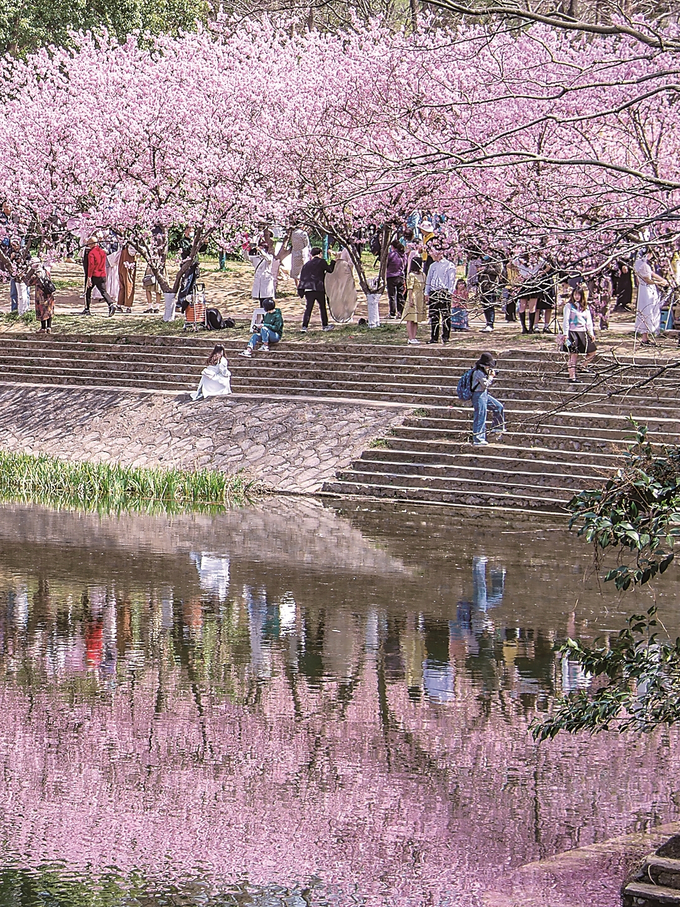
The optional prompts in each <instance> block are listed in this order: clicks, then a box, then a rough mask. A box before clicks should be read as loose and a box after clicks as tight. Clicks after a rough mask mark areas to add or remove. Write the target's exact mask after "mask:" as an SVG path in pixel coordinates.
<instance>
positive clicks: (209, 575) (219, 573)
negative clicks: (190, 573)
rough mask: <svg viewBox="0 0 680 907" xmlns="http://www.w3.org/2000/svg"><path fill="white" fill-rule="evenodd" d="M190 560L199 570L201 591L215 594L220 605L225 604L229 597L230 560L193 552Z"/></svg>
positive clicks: (202, 552)
mask: <svg viewBox="0 0 680 907" xmlns="http://www.w3.org/2000/svg"><path fill="white" fill-rule="evenodd" d="M190 558H191V560H192V561H193V563H194V564H195V565H196V569H197V570H198V581H199V583H200V585H201V589H203V591H204V592H213V593H214V594H215V595H217V598H218V600H219V602H220V604H224V602H225V601H226V600H227V596H228V595H229V558H228V557H217V556H215V555H213V554H206V552H205V551H201V552H200V553H199V552H197V551H192V552H191V554H190Z"/></svg>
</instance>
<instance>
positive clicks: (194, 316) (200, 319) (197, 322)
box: [184, 283, 208, 332]
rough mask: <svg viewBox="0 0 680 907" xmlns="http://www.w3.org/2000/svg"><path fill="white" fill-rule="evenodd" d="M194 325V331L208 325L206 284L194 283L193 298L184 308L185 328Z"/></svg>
mask: <svg viewBox="0 0 680 907" xmlns="http://www.w3.org/2000/svg"><path fill="white" fill-rule="evenodd" d="M190 325H191V326H192V327H193V329H194V332H196V331H197V330H198V329H199V328H206V327H207V326H208V324H207V321H206V304H205V284H203V283H194V287H193V291H192V294H191V299H190V300H189V302H188V303H187V306H186V308H185V309H184V330H185V331H186V329H187V327H189V326H190Z"/></svg>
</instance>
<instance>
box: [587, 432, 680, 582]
mask: <svg viewBox="0 0 680 907" xmlns="http://www.w3.org/2000/svg"><path fill="white" fill-rule="evenodd" d="M631 422H632V425H633V427H634V429H635V440H634V442H633V443H632V444H631V445H630V447H629V449H628V451H627V453H626V455H625V456H626V462H625V465H624V466H623V467H622V468H621V469H619V470H618V472H617V473H616V475H614V476H612V478H611V479H609V480H608V481H607V482H606V483H605V484H604V486H603V487H602V488H599V489H596V490H594V491H582V492H580V493H579V494H577V495H575V496H574V497H573V498H572V500H571V501H570V502H569V509H570V510H571V512H572V517H571V520H570V523H569V525H570V528H573V527H574V526H578V527H579V528H578V534H579V535H580V536H583V537H584V538H585V539H586V541H587V542H590V543H592V544H593V545H594V546H595V552H596V562H597V563H599V558H600V553H601V552H602V551H604V550H605V549H607V548H612V547H613V548H617V547H618V548H619V549H620V550H621V551H622V552H624V553H628V554H631V555H633V561H632V563H624V564H619V566H617V567H615V568H613V569H611V570H610V571H609V572H608V573H607V574H606V575H605V581H609V580H613V581H614V583H615V585H616V588H617V589H623V590H626V589H629V588H630V587H631V586H632V585H644V584H645V583H647V582H649V580H651V579H652V578H653V577H655V576H656V575H657V574H661V573H664V572H665V571H666V570H667V569H668V567H669V565H670V564H671V562H672V560H673V556H674V555H673V545H674V543H675V540H676V539H677V538H678V536H679V535H680V448H678V447H663V448H661V453H660V454H655V453H654V451H653V449H652V445H651V443H650V442H649V440H648V438H647V428H646V426H640V425H637V423H635V422H633V421H632V420H631Z"/></svg>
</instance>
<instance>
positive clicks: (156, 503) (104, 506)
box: [0, 451, 258, 512]
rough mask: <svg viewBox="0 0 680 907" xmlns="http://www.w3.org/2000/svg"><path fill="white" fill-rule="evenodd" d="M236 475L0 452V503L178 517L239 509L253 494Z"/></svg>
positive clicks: (251, 489) (201, 470)
mask: <svg viewBox="0 0 680 907" xmlns="http://www.w3.org/2000/svg"><path fill="white" fill-rule="evenodd" d="M257 493H258V492H257V489H256V488H255V486H254V484H253V483H252V482H249V481H247V480H246V479H244V477H243V476H241V475H238V474H237V475H227V474H226V473H223V472H217V471H214V470H209V469H197V470H196V471H189V470H180V469H167V470H166V469H148V468H141V467H133V466H121V465H119V464H117V463H69V462H66V461H64V460H58V459H56V458H55V457H48V456H45V455H43V454H40V455H38V456H33V455H32V454H15V453H4V452H1V451H0V499H2V500H5V501H10V500H11V501H22V502H29V501H30V502H33V503H41V504H49V505H51V506H66V507H70V508H76V509H78V510H94V511H98V512H102V511H105V512H111V511H121V510H139V509H144V510H147V511H148V510H162V511H166V512H177V511H179V510H185V509H195V508H199V509H203V508H211V507H225V506H233V505H239V504H244V503H246V502H247V501H249V500H251V499H252V497H254V496H255V495H256V494H257Z"/></svg>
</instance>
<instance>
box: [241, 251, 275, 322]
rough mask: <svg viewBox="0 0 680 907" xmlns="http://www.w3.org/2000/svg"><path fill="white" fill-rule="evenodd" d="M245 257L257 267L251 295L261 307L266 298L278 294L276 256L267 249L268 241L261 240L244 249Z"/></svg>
mask: <svg viewBox="0 0 680 907" xmlns="http://www.w3.org/2000/svg"><path fill="white" fill-rule="evenodd" d="M244 252H245V257H246V258H247V259H248V261H249V262H250V263H251V265H252V266H253V267H254V268H255V276H254V277H253V289H252V290H251V293H250V295H251V296H252V298H253V299H255V300H257V301H258V303H259V305H260V307H262V303H263V302H264V301H265V299H274V297H275V296H276V283H275V280H274V272H273V268H274V256H273V255H272V254H271V253H270V252H268V251H267V247H266V243H264V242H260V243H259V245H257V246H251V247H250V248H249V249H247V250H244Z"/></svg>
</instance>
